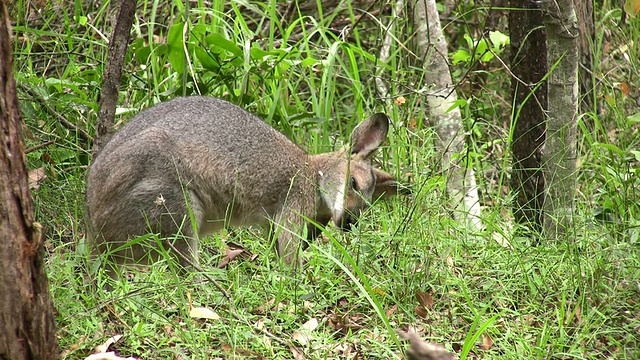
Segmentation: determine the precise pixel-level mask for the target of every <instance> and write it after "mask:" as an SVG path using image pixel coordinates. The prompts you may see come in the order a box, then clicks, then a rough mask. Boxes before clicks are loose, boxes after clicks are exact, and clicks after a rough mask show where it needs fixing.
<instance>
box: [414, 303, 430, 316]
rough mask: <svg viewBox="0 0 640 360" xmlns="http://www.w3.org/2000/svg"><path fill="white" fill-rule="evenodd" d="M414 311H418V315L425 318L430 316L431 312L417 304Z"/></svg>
mask: <svg viewBox="0 0 640 360" xmlns="http://www.w3.org/2000/svg"><path fill="white" fill-rule="evenodd" d="M414 311H415V312H416V315H418V316H419V317H421V318H423V319H426V318H427V317H428V316H429V312H428V311H427V309H425V308H424V307H423V306H420V305H416V307H415V309H414Z"/></svg>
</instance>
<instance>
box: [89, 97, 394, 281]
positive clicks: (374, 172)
mask: <svg viewBox="0 0 640 360" xmlns="http://www.w3.org/2000/svg"><path fill="white" fill-rule="evenodd" d="M388 128H389V119H388V117H387V116H386V115H385V114H381V113H380V114H375V115H373V116H371V117H370V118H369V119H367V120H366V121H364V122H362V123H360V124H359V125H358V126H357V127H356V128H355V129H354V130H353V133H352V140H351V144H350V146H346V147H344V148H343V149H341V150H338V151H336V152H331V153H323V154H317V155H309V154H307V153H306V152H305V151H304V150H303V149H302V148H300V147H299V146H298V145H296V144H294V143H293V142H292V141H290V140H289V139H288V138H287V137H286V136H285V135H283V134H282V133H280V132H278V131H277V130H275V129H274V128H272V127H271V126H269V125H268V124H267V123H265V122H264V121H263V120H262V119H260V118H258V117H257V116H255V115H252V114H250V113H249V112H247V111H245V110H243V109H242V108H240V107H238V106H236V105H234V104H232V103H229V102H227V101H224V100H221V99H216V98H210V97H200V96H192V97H182V98H176V99H174V100H171V101H167V102H163V103H160V104H158V105H155V106H153V107H151V108H149V109H146V110H144V111H142V112H140V113H139V114H138V115H137V116H135V117H134V118H133V119H132V120H131V121H130V122H129V123H127V124H126V125H125V126H123V127H122V128H121V129H120V130H119V131H118V132H117V133H116V134H115V135H114V136H113V138H111V140H110V141H109V142H108V143H107V144H106V145H105V146H104V148H103V149H102V150H101V151H100V152H99V153H98V154H97V156H96V157H95V158H94V160H93V162H92V164H91V167H90V169H89V173H88V176H87V192H86V196H87V197H86V222H87V239H88V241H89V245H90V248H91V249H92V256H94V257H97V256H99V255H100V254H106V255H107V259H106V260H107V264H108V265H109V266H107V271H108V272H109V274H110V275H111V276H112V277H114V278H117V274H116V270H117V268H116V267H117V265H120V264H124V263H130V262H143V263H144V262H147V263H148V262H149V261H153V260H154V256H153V252H154V251H151V252H150V251H149V249H150V248H151V249H153V246H154V245H153V244H154V242H152V241H148V242H149V243H131V240H132V239H136V237H139V236H141V235H144V234H148V233H150V232H152V233H156V234H159V235H160V238H161V239H163V241H170V242H171V244H172V245H171V246H170V247H168V248H167V249H173V250H177V251H178V252H179V253H180V254H182V255H178V256H177V257H178V260H179V262H180V265H182V266H188V265H189V262H193V263H195V264H197V261H198V239H199V238H200V237H203V236H206V235H207V234H210V233H213V232H216V231H218V230H220V229H221V228H222V227H224V226H227V225H228V226H248V225H269V224H271V225H274V226H273V227H272V231H273V233H274V234H276V236H277V250H278V253H279V255H280V256H282V257H283V258H284V261H285V262H286V263H289V264H291V263H296V262H297V254H298V251H299V245H300V237H301V235H302V234H303V233H304V232H305V227H306V229H307V236H308V238H309V239H311V238H314V237H315V236H316V235H317V234H318V231H317V228H316V226H315V225H313V223H316V224H320V225H326V224H328V223H329V221H333V223H334V224H335V225H336V226H338V227H339V228H340V229H343V230H349V229H350V226H351V225H352V224H354V223H355V222H356V220H357V218H358V216H359V215H360V213H361V212H362V211H363V210H364V209H365V208H366V207H367V206H368V204H370V203H371V202H372V201H373V200H375V199H376V198H378V197H379V196H381V195H383V194H384V195H386V196H391V195H395V194H396V193H397V190H398V187H397V183H396V179H395V178H394V177H393V176H392V175H390V174H388V173H386V172H384V171H381V170H379V169H375V168H373V167H372V166H371V163H370V156H371V154H372V153H373V152H374V150H376V149H377V148H378V147H379V146H380V144H381V143H382V142H383V141H384V140H385V138H386V136H387V131H388ZM176 234H178V235H176ZM156 257H157V254H156Z"/></svg>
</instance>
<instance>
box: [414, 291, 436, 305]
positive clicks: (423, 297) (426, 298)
mask: <svg viewBox="0 0 640 360" xmlns="http://www.w3.org/2000/svg"><path fill="white" fill-rule="evenodd" d="M416 298H417V299H418V303H419V304H420V305H422V306H423V307H424V308H425V309H431V308H433V298H432V297H431V295H430V294H429V293H428V292H426V291H418V292H416Z"/></svg>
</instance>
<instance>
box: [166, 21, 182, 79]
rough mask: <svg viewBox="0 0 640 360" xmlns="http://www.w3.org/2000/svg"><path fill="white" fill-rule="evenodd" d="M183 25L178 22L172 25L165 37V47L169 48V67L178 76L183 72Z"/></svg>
mask: <svg viewBox="0 0 640 360" xmlns="http://www.w3.org/2000/svg"><path fill="white" fill-rule="evenodd" d="M183 29H184V23H183V22H179V23H175V24H173V25H172V26H171V27H170V28H169V33H168V35H167V45H168V46H169V63H170V64H171V67H173V69H174V70H175V71H177V72H178V73H179V74H182V72H183V70H184V37H183V36H182V31H183Z"/></svg>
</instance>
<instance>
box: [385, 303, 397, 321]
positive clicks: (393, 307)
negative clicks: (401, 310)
mask: <svg viewBox="0 0 640 360" xmlns="http://www.w3.org/2000/svg"><path fill="white" fill-rule="evenodd" d="M396 310H398V305H393V306H392V307H391V308H390V309H389V310H387V313H386V314H387V319H389V318H390V317H391V316H392V315H393V313H395V312H396Z"/></svg>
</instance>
